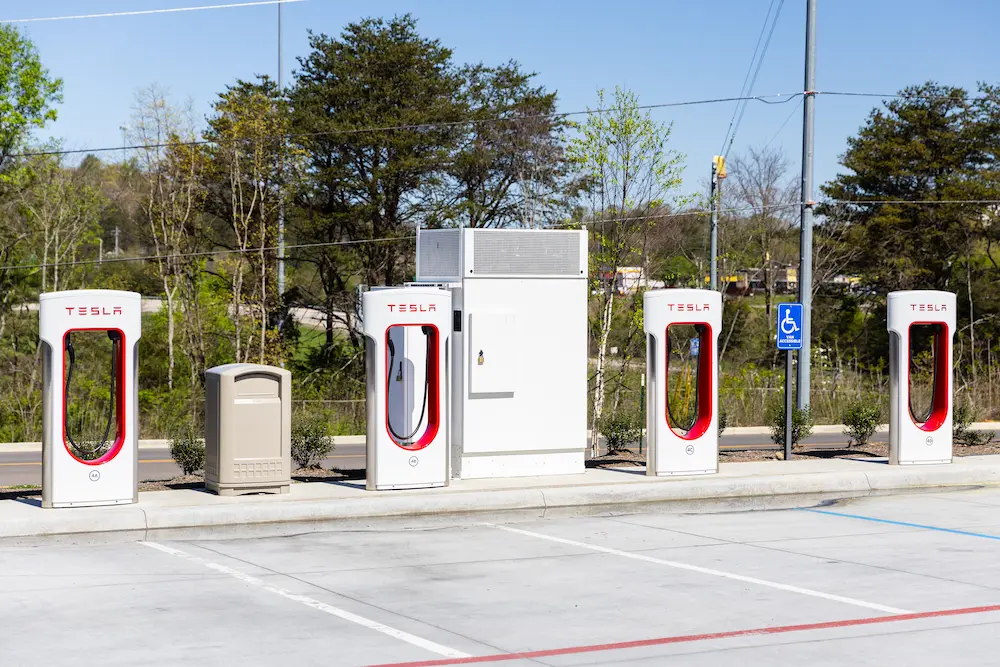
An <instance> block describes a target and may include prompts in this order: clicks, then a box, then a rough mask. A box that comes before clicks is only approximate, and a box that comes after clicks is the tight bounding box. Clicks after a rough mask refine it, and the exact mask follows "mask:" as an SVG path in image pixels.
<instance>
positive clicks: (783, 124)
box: [764, 98, 804, 148]
mask: <svg viewBox="0 0 1000 667" xmlns="http://www.w3.org/2000/svg"><path fill="white" fill-rule="evenodd" d="M803 99H804V98H799V103H798V104H796V105H795V107H794V108H793V109H792V111H791V113H789V114H788V116H787V117H786V118H785V120H784V121H783V122H782V123H781V125H780V126H779V127H778V130H777V131H776V132H775V133H774V134H773V135H772V136H771V138H770V139H768V140H767V143H766V144H764V148H767V147H768V146H770V145H771V143H772V142H773V141H774V140H775V139H777V138H778V135H779V134H781V131H782V130H783V129H785V126H786V125H788V121H790V120H791V119H792V116H794V115H795V112H796V111H798V110H799V107H801V106H802V100H803Z"/></svg>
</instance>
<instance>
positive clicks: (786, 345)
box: [778, 303, 802, 350]
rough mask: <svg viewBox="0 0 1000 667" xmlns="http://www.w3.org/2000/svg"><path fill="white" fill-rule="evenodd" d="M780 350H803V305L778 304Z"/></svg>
mask: <svg viewBox="0 0 1000 667" xmlns="http://www.w3.org/2000/svg"><path fill="white" fill-rule="evenodd" d="M778 349H779V350H801V349H802V304H801V303H779V304H778Z"/></svg>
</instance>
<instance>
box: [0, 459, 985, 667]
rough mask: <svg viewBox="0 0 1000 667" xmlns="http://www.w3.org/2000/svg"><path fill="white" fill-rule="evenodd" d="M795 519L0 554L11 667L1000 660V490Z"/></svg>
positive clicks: (644, 517) (578, 524)
mask: <svg viewBox="0 0 1000 667" xmlns="http://www.w3.org/2000/svg"><path fill="white" fill-rule="evenodd" d="M741 465H751V464H741ZM160 495H173V494H166V493H164V494H160ZM794 507H796V508H795V509H788V510H782V511H767V512H763V511H762V512H745V511H744V512H731V511H727V512H723V513H705V512H701V511H695V512H690V513H685V514H676V513H669V512H661V511H652V510H653V509H654V508H652V507H650V506H645V507H643V508H639V509H638V511H632V512H628V513H622V512H620V511H615V512H603V513H601V514H600V515H598V516H588V517H572V518H566V517H552V516H545V517H539V516H532V517H520V518H518V517H512V516H511V515H503V516H497V515H485V516H484V515H474V516H468V517H448V518H438V519H437V520H435V521H433V522H432V521H430V520H429V519H420V520H408V521H406V522H401V523H395V524H382V525H380V524H378V523H368V524H366V525H363V526H350V527H349V528H347V527H345V528H344V529H341V530H332V531H317V530H314V529H310V528H306V527H302V529H301V530H299V531H298V534H295V535H289V536H285V537H281V538H260V537H256V538H251V539H230V538H228V537H226V536H225V535H222V534H214V535H205V536H203V539H198V540H193V539H187V540H181V539H173V540H168V539H165V538H164V539H158V540H152V541H144V542H134V543H126V544H122V543H110V544H109V543H100V544H92V543H88V542H87V541H86V540H80V541H79V543H77V544H67V545H59V544H47V545H45V546H44V548H39V547H11V546H0V628H3V641H0V664H3V665H5V666H6V665H11V666H21V665H24V666H34V665H60V666H62V665H69V666H73V665H92V664H95V663H99V664H101V665H105V666H107V667H118V666H123V667H124V666H128V667H131V666H132V665H136V664H143V665H177V664H194V663H197V664H200V665H210V666H212V665H242V666H245V667H272V666H273V665H284V664H291V665H302V666H311V665H316V666H320V665H322V666H326V665H341V666H344V667H355V666H372V665H380V666H382V667H386V666H387V665H389V666H392V667H416V665H424V666H425V667H430V665H441V666H445V665H457V664H466V663H468V662H469V661H470V660H471V659H475V660H476V662H477V663H479V664H485V665H493V664H496V665H511V666H514V667H521V666H524V667H527V666H528V665H539V664H541V665H551V666H560V667H581V666H582V665H596V664H599V665H635V666H637V667H638V666H639V665H664V664H669V665H680V666H682V667H695V666H699V667H700V666H702V665H706V666H708V665H712V666H714V665H729V664H732V665H741V666H742V665H746V666H747V667H758V666H764V665H768V666H770V665H779V664H780V665H810V666H812V667H833V666H838V667H839V666H840V665H845V664H851V665H873V666H874V665H878V666H882V665H913V666H915V667H921V666H924V665H927V666H930V665H949V667H964V666H966V665H992V664H995V663H996V645H997V639H996V627H997V624H998V623H1000V571H998V569H997V567H996V561H997V557H998V556H1000V519H998V518H997V517H998V509H1000V490H997V489H985V490H976V491H964V492H954V491H952V492H943V493H930V494H920V495H902V496H894V497H890V498H866V499H858V500H854V501H850V502H841V503H836V504H833V505H825V506H823V507H809V506H808V505H805V504H798V505H795V506H794ZM814 510H819V511H814ZM73 513H75V512H73ZM517 654H522V655H521V656H520V659H518V657H519V656H518V655H517Z"/></svg>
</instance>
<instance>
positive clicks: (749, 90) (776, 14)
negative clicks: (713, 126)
mask: <svg viewBox="0 0 1000 667" xmlns="http://www.w3.org/2000/svg"><path fill="white" fill-rule="evenodd" d="M784 6H785V0H780V2H779V3H778V9H777V10H776V11H775V12H774V18H773V19H772V20H771V30H770V31H769V32H768V33H767V41H766V42H764V48H763V49H761V52H760V58H759V59H758V60H757V69H755V70H754V73H753V78H752V79H750V87H749V88H747V92H746V94H747V95H749V94H750V93H752V92H753V87H754V85H756V83H757V77H758V76H760V70H761V67H762V66H763V65H764V57H765V56H766V55H767V49H768V47H769V46H770V45H771V38H772V37H773V36H774V28H775V27H776V26H777V25H778V17H779V16H780V15H781V8H782V7H784ZM746 112H747V105H746V103H744V104H743V108H742V109H740V117H739V118H737V119H736V127H735V128H733V134H732V136H731V137H729V145H728V146H726V149H725V151H723V153H722V155H723V157H725V156H727V155H729V151H730V150H731V149H732V147H733V142H735V141H736V133H737V132H739V130H740V125H742V124H743V116H744V115H745V114H746Z"/></svg>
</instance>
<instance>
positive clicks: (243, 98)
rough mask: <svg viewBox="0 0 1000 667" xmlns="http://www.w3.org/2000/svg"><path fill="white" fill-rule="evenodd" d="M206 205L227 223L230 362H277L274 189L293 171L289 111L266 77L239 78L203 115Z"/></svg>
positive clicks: (276, 193)
mask: <svg viewBox="0 0 1000 667" xmlns="http://www.w3.org/2000/svg"><path fill="white" fill-rule="evenodd" d="M208 125H209V129H208V131H207V132H206V137H207V138H209V139H210V140H211V141H212V143H211V147H210V148H209V149H208V157H209V162H210V166H209V169H208V172H209V173H208V175H207V178H208V180H209V184H208V190H209V192H210V193H211V194H210V196H209V198H208V208H209V211H210V212H212V213H213V214H214V215H215V216H217V217H218V218H219V220H221V221H224V222H225V224H227V225H228V227H229V229H227V230H226V235H225V237H224V238H227V239H230V240H231V248H232V249H233V250H237V251H238V252H235V253H232V254H231V255H229V256H228V257H226V258H225V260H223V261H222V262H220V264H221V265H222V266H220V273H223V274H224V275H225V277H226V278H227V279H228V282H229V286H230V291H231V312H232V319H233V323H234V331H233V341H234V352H235V356H236V361H237V362H243V361H255V362H257V363H278V362H279V361H281V360H283V358H284V353H283V351H282V350H281V347H280V341H279V339H278V337H277V327H276V325H277V323H278V311H279V309H280V295H279V294H278V290H277V278H276V275H275V265H276V261H275V260H276V256H277V255H276V252H275V250H274V249H275V247H276V246H277V241H278V211H279V205H280V201H281V200H280V197H281V196H283V192H284V190H285V189H286V188H287V186H288V182H289V181H290V180H291V179H289V178H288V176H289V175H292V174H296V173H297V172H298V171H299V169H298V165H297V164H296V158H297V157H298V151H294V150H291V149H290V144H289V143H288V141H287V140H286V138H285V137H286V136H287V135H288V134H289V133H290V132H291V114H290V111H289V107H288V104H287V102H286V100H285V99H284V97H283V95H282V93H281V91H280V90H278V87H277V85H276V84H275V83H274V82H273V81H271V80H270V79H269V78H267V77H260V78H258V80H257V81H254V82H248V81H238V82H237V83H236V84H235V85H233V86H229V87H228V88H227V89H226V91H225V92H224V93H222V94H221V95H220V96H219V100H218V101H217V102H216V104H215V107H214V114H213V115H212V116H211V117H210V118H209V120H208Z"/></svg>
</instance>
